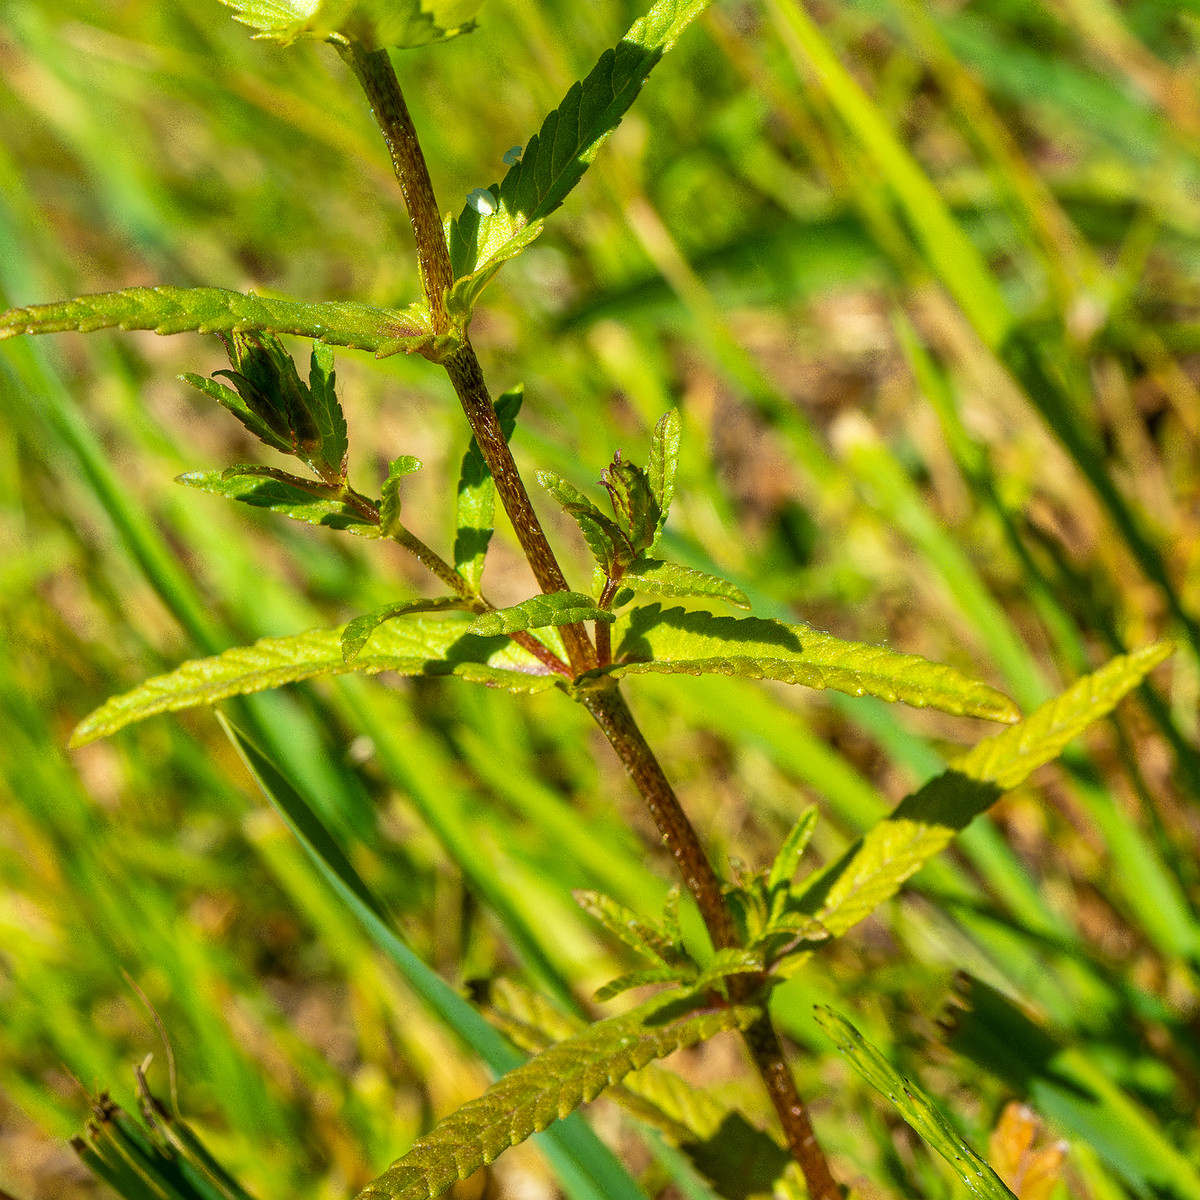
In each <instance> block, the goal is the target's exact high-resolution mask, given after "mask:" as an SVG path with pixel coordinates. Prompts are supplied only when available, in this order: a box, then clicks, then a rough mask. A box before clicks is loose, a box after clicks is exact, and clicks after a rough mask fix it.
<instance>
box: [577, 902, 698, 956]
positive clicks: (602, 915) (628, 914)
mask: <svg viewBox="0 0 1200 1200" xmlns="http://www.w3.org/2000/svg"><path fill="white" fill-rule="evenodd" d="M571 895H573V896H574V897H575V902H576V903H577V904H578V905H579V907H580V908H582V909H583V911H584V912H586V913H587V914H588V915H589V916H590V917H592V918H594V919H595V920H596V921H599V923H600V924H601V925H603V926H604V928H605V929H607V930H608V931H609V933H611V934H612V935H613V936H614V937H615V938H617V939H618V940H619V941H622V942H624V943H625V945H627V946H628V947H629V948H630V949H632V950H636V951H637V952H638V953H639V954H643V955H645V956H646V957H647V958H652V959H655V960H656V961H658V962H661V963H666V964H667V965H668V966H680V965H690V963H691V959H690V958H688V956H687V953H686V952H685V951H684V949H683V939H682V935H681V934H680V932H679V917H678V912H679V910H678V904H679V900H678V895H676V898H675V905H674V908H673V912H672V913H670V914H669V916H668V919H669V920H670V921H671V922H672V923H671V924H667V925H659V923H658V922H657V921H652V920H651V919H650V918H648V917H642V916H639V915H638V914H637V913H635V912H634V911H633V909H631V908H626V907H625V905H624V904H619V903H618V902H617V901H616V900H614V899H613V898H612V897H611V896H606V895H605V894H604V893H603V892H595V891H591V890H589V889H587V888H578V889H576V890H575V891H573V892H572V893H571Z"/></svg>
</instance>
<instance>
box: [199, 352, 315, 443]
mask: <svg viewBox="0 0 1200 1200" xmlns="http://www.w3.org/2000/svg"><path fill="white" fill-rule="evenodd" d="M179 378H180V379H181V380H183V382H184V383H187V384H190V385H191V386H192V387H194V388H195V389H196V390H197V391H198V392H203V393H204V394H205V395H206V396H208V397H210V398H211V399H213V400H215V401H216V402H217V403H218V404H219V405H221V407H222V408H226V409H228V410H229V411H230V412H231V413H233V415H234V416H235V417H237V419H238V420H239V421H241V423H242V424H243V425H244V426H245V427H246V428H247V429H248V430H249V431H250V432H251V433H252V434H254V436H255V437H256V438H258V440H259V441H260V442H264V443H265V444H266V445H268V446H270V447H271V448H272V449H274V450H278V451H280V452H281V453H283V454H291V453H292V445H291V442H290V441H289V440H288V439H287V438H284V437H280V436H279V434H277V433H276V432H275V431H274V430H273V429H272V428H271V427H270V426H269V425H268V424H267V423H266V421H264V420H263V419H262V417H260V416H259V415H258V414H257V413H255V412H252V411H251V410H250V408H249V407H248V406H247V404H246V402H245V400H243V399H242V398H241V396H239V395H238V394H237V392H235V391H234V390H233V389H232V388H228V387H226V386H225V385H224V384H223V383H218V382H217V381H216V380H215V379H206V378H205V377H204V376H203V375H195V374H193V373H192V372H190V371H188V372H185V373H184V374H183V375H180V376H179Z"/></svg>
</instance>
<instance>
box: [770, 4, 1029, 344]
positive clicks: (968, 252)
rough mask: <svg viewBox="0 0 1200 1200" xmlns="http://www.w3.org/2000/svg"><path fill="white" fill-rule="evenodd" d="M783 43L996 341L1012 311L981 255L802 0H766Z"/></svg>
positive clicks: (937, 266) (986, 335)
mask: <svg viewBox="0 0 1200 1200" xmlns="http://www.w3.org/2000/svg"><path fill="white" fill-rule="evenodd" d="M767 7H768V9H769V11H770V12H771V15H772V17H773V18H774V20H775V22H776V25H777V27H778V28H779V30H780V33H781V34H782V35H783V39H784V42H785V44H786V45H787V47H788V50H789V51H790V52H791V54H792V56H793V57H794V58H795V59H796V61H797V63H798V64H799V65H800V66H801V67H802V69H803V70H804V71H805V72H806V73H807V72H808V71H811V72H813V73H814V74H815V75H816V77H817V79H818V80H819V81H820V83H821V86H822V88H823V89H824V91H825V94H826V95H827V96H828V97H829V100H830V102H831V103H832V105H833V107H834V108H835V109H836V110H837V112H838V114H839V115H840V116H841V118H842V120H844V121H845V122H846V124H847V125H849V126H850V128H851V129H852V130H854V132H855V134H856V135H857V136H858V138H859V139H860V141H861V142H862V144H863V145H864V146H865V147H866V149H867V151H868V153H869V154H870V155H871V157H872V158H873V159H874V160H875V162H876V163H877V164H878V167H879V170H880V172H881V174H882V175H883V177H884V179H886V180H887V182H888V184H889V186H890V187H891V189H892V192H893V193H894V195H895V197H896V199H897V201H898V202H899V204H900V206H901V207H902V208H903V210H904V214H905V216H906V217H907V218H908V221H909V224H910V225H911V226H912V228H913V230H914V231H915V232H916V235H917V237H918V238H919V239H920V242H921V245H922V247H923V248H924V250H925V253H926V254H927V255H928V256H929V261H930V262H931V263H932V265H933V268H934V270H935V271H936V272H937V274H938V275H939V276H940V277H941V278H942V279H943V280H944V281H945V283H946V286H947V287H948V288H949V289H950V292H951V294H952V295H953V296H954V298H955V300H957V301H958V303H959V304H960V305H961V307H962V310H963V312H965V313H966V314H967V316H968V318H969V319H970V320H971V323H972V324H973V325H974V326H975V327H976V329H978V330H979V333H980V336H981V337H983V339H984V341H986V342H987V344H988V345H989V346H992V347H996V346H999V345H1000V344H1001V343H1002V342H1003V341H1004V338H1005V337H1006V335H1007V334H1008V332H1009V330H1010V328H1011V327H1012V316H1011V314H1010V312H1009V309H1008V304H1007V302H1006V301H1005V299H1004V296H1003V295H1002V294H1001V292H1000V289H999V287H997V285H996V280H995V277H994V276H993V275H992V273H991V271H990V270H989V268H988V266H987V263H986V262H984V260H983V256H982V255H981V254H980V253H979V251H978V250H977V249H976V248H975V245H974V243H973V242H972V241H971V240H970V239H969V238H968V237H967V235H966V234H965V233H964V232H963V230H962V227H961V226H960V225H959V223H958V222H957V221H956V220H955V219H954V216H953V214H952V213H951V212H950V209H949V207H948V206H947V204H946V202H945V200H943V199H942V196H941V193H940V192H939V191H938V190H937V188H935V187H934V185H933V184H932V183H931V182H930V180H929V178H928V176H927V175H926V174H925V172H924V171H923V170H922V169H921V166H920V164H918V163H917V161H916V160H915V159H914V158H913V156H912V155H911V154H910V153H909V151H908V149H907V148H906V147H905V146H904V145H903V143H901V141H900V139H899V138H898V137H897V136H896V134H895V131H894V130H893V129H892V127H891V125H890V123H889V122H888V120H887V118H886V117H885V116H884V114H883V113H882V112H881V111H880V109H879V107H878V106H877V105H876V104H875V102H874V101H873V100H872V99H871V98H870V97H869V96H868V95H867V94H866V92H864V91H863V89H862V87H861V86H860V85H859V83H858V82H857V80H855V79H854V77H853V76H852V75H851V74H850V72H849V71H848V70H846V68H845V67H844V66H843V65H842V63H841V62H840V60H839V59H838V57H837V55H836V54H834V52H833V49H832V48H831V47H830V45H829V43H828V42H827V41H826V40H825V38H824V36H823V35H822V33H821V31H820V29H819V28H818V27H817V25H816V23H815V22H814V21H813V20H812V18H811V17H809V15H808V14H807V13H806V12H805V10H804V8H803V6H802V4H801V3H800V0H768V4H767Z"/></svg>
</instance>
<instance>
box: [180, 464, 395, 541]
mask: <svg viewBox="0 0 1200 1200" xmlns="http://www.w3.org/2000/svg"><path fill="white" fill-rule="evenodd" d="M266 470H268V468H254V469H247V470H245V471H244V472H243V473H239V474H236V475H230V474H228V473H227V472H225V471H189V472H188V473H187V474H186V475H180V476H179V477H178V479H176V480H175V482H176V483H182V484H183V486H184V487H190V488H196V489H198V490H199V491H202V492H211V493H212V494H213V495H214V496H224V497H225V498H226V499H227V500H237V501H239V502H240V503H242V504H249V505H250V506H251V507H252V508H265V509H269V510H270V511H271V512H273V513H279V514H281V515H282V516H285V517H291V518H292V519H293V520H295V521H305V522H307V523H308V524H309V525H324V526H326V527H327V528H329V529H345V530H348V531H349V532H350V533H357V534H360V535H361V536H362V537H378V536H379V526H378V525H377V524H376V523H375V522H373V521H371V520H369V519H368V518H367V517H366V516H364V515H363V514H362V513H361V512H359V511H358V510H357V509H355V508H353V507H351V506H350V505H348V504H346V503H345V502H344V501H342V500H339V499H336V498H331V497H329V496H322V495H318V494H316V493H314V492H310V491H306V490H305V489H304V488H301V487H297V486H296V485H294V484H291V483H288V482H287V481H286V480H285V479H280V478H278V476H276V475H268V474H266V473H265V472H266ZM260 472H262V473H260ZM280 474H282V472H280Z"/></svg>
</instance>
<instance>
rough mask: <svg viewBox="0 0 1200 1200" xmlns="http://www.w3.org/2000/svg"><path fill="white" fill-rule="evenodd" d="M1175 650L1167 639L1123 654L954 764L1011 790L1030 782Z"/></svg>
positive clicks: (973, 777)
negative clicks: (1038, 769) (1033, 775)
mask: <svg viewBox="0 0 1200 1200" xmlns="http://www.w3.org/2000/svg"><path fill="white" fill-rule="evenodd" d="M1174 653H1175V646H1174V645H1173V643H1171V642H1168V641H1162V642H1155V643H1153V644H1152V645H1149V646H1143V647H1142V648H1141V649H1140V650H1135V651H1133V653H1131V654H1121V655H1118V656H1117V657H1116V658H1113V659H1111V660H1110V661H1109V662H1107V663H1105V664H1104V666H1103V667H1101V668H1100V669H1099V670H1098V671H1095V672H1093V673H1092V674H1091V675H1085V676H1084V677H1083V678H1082V679H1080V680H1079V681H1078V682H1076V683H1074V684H1073V685H1072V686H1071V687H1069V688H1068V689H1067V690H1066V691H1065V692H1063V694H1062V695H1061V696H1058V697H1056V698H1055V699H1053V700H1049V701H1047V702H1046V703H1045V704H1043V705H1042V706H1041V707H1040V708H1039V709H1037V711H1036V712H1034V713H1033V714H1032V715H1031V716H1030V717H1029V719H1028V720H1027V721H1023V722H1022V723H1021V724H1020V725H1017V726H1015V727H1014V728H1013V729H1009V730H1006V731H1005V732H1004V733H1002V734H999V735H997V736H996V737H992V738H986V739H984V740H983V741H982V742H980V743H979V744H978V745H977V746H976V747H975V748H974V749H972V750H969V751H968V752H967V753H966V754H964V755H962V756H961V757H959V758H956V759H955V760H954V762H952V763H951V764H950V765H951V768H952V769H953V770H955V771H958V772H959V773H960V774H963V775H967V776H969V777H970V778H972V779H978V780H982V781H986V782H989V783H994V784H995V785H996V786H997V787H998V788H1000V789H1002V790H1004V791H1007V790H1008V789H1009V788H1014V787H1016V786H1017V784H1019V783H1022V782H1023V781H1024V780H1026V779H1027V778H1028V777H1029V776H1030V775H1031V774H1032V773H1033V771H1035V770H1036V769H1037V768H1038V767H1040V766H1041V765H1042V764H1043V763H1048V762H1050V761H1051V760H1052V759H1055V758H1057V757H1058V756H1059V754H1061V753H1062V750H1063V748H1064V747H1065V746H1066V745H1067V743H1068V742H1070V741H1072V740H1073V739H1074V738H1076V737H1078V736H1079V734H1081V733H1082V732H1083V731H1084V730H1085V729H1086V728H1087V727H1088V726H1089V725H1090V724H1092V722H1093V721H1097V720H1099V718H1100V717H1103V716H1105V715H1106V714H1107V713H1110V712H1112V710H1113V709H1114V708H1115V707H1116V705H1117V704H1118V703H1119V702H1120V701H1121V700H1122V699H1123V698H1124V697H1125V696H1127V695H1128V694H1129V693H1130V692H1131V691H1132V690H1133V689H1134V688H1135V687H1137V686H1138V684H1140V683H1141V682H1142V680H1143V679H1145V677H1146V676H1147V675H1148V674H1149V673H1150V672H1151V671H1152V670H1154V668H1155V667H1157V666H1158V664H1159V663H1161V662H1164V661H1165V660H1166V659H1168V658H1170V656H1171V655H1172V654H1174Z"/></svg>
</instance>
